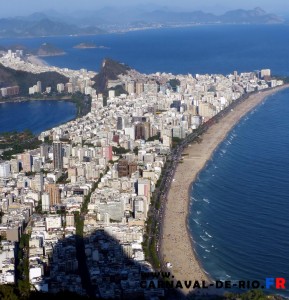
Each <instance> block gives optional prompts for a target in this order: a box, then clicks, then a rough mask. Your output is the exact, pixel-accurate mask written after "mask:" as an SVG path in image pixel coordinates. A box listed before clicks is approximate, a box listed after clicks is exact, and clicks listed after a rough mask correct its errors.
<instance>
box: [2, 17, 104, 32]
mask: <svg viewBox="0 0 289 300" xmlns="http://www.w3.org/2000/svg"><path fill="white" fill-rule="evenodd" d="M100 33H104V31H103V30H102V29H99V28H98V27H95V26H89V27H79V26H77V25H73V24H67V23H65V22H61V21H57V20H52V19H50V18H49V17H47V16H46V15H45V14H41V13H35V14H33V15H32V16H31V19H30V18H29V17H16V18H9V19H0V37H37V36H63V35H88V34H100Z"/></svg>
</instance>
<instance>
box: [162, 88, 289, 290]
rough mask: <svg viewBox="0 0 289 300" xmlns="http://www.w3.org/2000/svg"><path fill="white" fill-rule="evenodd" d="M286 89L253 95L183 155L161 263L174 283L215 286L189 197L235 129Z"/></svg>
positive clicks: (166, 218) (168, 211) (166, 219)
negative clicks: (192, 224) (198, 246)
mask: <svg viewBox="0 0 289 300" xmlns="http://www.w3.org/2000/svg"><path fill="white" fill-rule="evenodd" d="M286 88H289V84H285V85H283V86H280V87H277V88H274V89H270V90H266V91H260V92H259V93H255V94H253V95H250V96H249V97H248V99H246V100H245V101H244V102H241V103H239V104H238V105H237V106H236V107H235V108H234V110H233V111H230V112H229V114H227V115H226V116H225V117H224V118H222V119H220V120H219V122H217V123H215V124H214V125H212V126H211V127H210V128H209V129H208V130H207V131H206V132H205V133H203V134H202V135H201V136H200V138H201V140H202V141H201V143H197V142H196V141H195V142H191V143H190V144H189V145H188V147H187V148H185V149H184V151H183V152H182V154H186V155H184V156H182V159H183V163H179V164H178V166H177V168H176V171H175V175H174V179H175V181H172V183H171V186H170V188H169V192H168V197H167V201H166V203H165V208H164V218H163V231H162V237H161V239H162V240H161V253H162V259H163V261H165V262H170V263H171V264H172V268H171V269H170V272H171V274H173V275H174V278H175V280H180V281H182V282H184V281H185V280H187V281H188V280H192V281H193V282H194V281H195V280H197V281H199V282H200V281H202V280H205V281H206V282H208V283H209V282H212V279H211V278H210V275H209V274H207V273H206V272H205V270H204V269H203V267H202V264H201V262H200V260H199V258H198V256H197V253H196V250H195V245H194V241H193V236H192V234H191V232H190V230H189V212H190V207H191V206H192V205H193V199H191V196H190V194H191V190H192V186H193V184H194V182H195V180H196V179H197V177H198V175H199V173H200V172H201V171H202V170H203V169H204V168H205V167H206V165H207V163H208V162H209V160H210V159H211V158H212V156H213V154H214V152H215V151H216V150H217V148H218V146H219V145H220V144H221V142H222V141H223V140H224V139H225V138H226V137H227V135H228V134H229V132H230V131H231V130H232V129H233V128H234V127H235V125H237V124H238V123H239V121H240V120H241V119H242V118H243V117H244V116H245V115H246V114H247V113H249V112H250V111H251V110H252V109H254V108H255V107H256V106H257V105H258V104H260V103H262V102H263V101H264V100H265V99H266V98H267V97H268V96H271V95H273V94H275V93H276V92H279V91H281V90H284V89H286ZM172 220H173V222H172ZM192 291H193V289H186V288H184V289H183V293H184V294H185V295H187V294H188V293H189V292H192ZM204 291H205V292H208V290H204ZM220 292H221V291H220Z"/></svg>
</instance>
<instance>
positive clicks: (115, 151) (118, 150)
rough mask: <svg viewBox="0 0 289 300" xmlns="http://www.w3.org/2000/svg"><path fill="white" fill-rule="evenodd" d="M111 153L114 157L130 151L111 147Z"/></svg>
mask: <svg viewBox="0 0 289 300" xmlns="http://www.w3.org/2000/svg"><path fill="white" fill-rule="evenodd" d="M112 151H113V153H114V154H116V155H122V154H126V153H128V152H129V151H130V150H129V149H125V148H123V147H115V146H112Z"/></svg>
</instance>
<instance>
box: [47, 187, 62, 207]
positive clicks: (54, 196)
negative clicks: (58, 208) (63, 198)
mask: <svg viewBox="0 0 289 300" xmlns="http://www.w3.org/2000/svg"><path fill="white" fill-rule="evenodd" d="M45 190H46V192H47V193H48V195H49V200H50V203H49V204H50V206H54V205H57V204H60V189H59V187H58V185H56V184H55V183H49V184H47V185H46V187H45Z"/></svg>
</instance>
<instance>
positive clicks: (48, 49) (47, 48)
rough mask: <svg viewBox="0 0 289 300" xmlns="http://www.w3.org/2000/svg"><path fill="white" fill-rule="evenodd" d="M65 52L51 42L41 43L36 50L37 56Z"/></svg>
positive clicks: (56, 54) (62, 53) (55, 54)
mask: <svg viewBox="0 0 289 300" xmlns="http://www.w3.org/2000/svg"><path fill="white" fill-rule="evenodd" d="M64 54H66V53H65V52H64V51H63V50H62V49H59V48H57V47H55V46H53V45H52V44H49V43H43V44H42V45H41V46H40V47H39V49H38V50H37V51H36V55H37V56H58V55H64Z"/></svg>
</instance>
